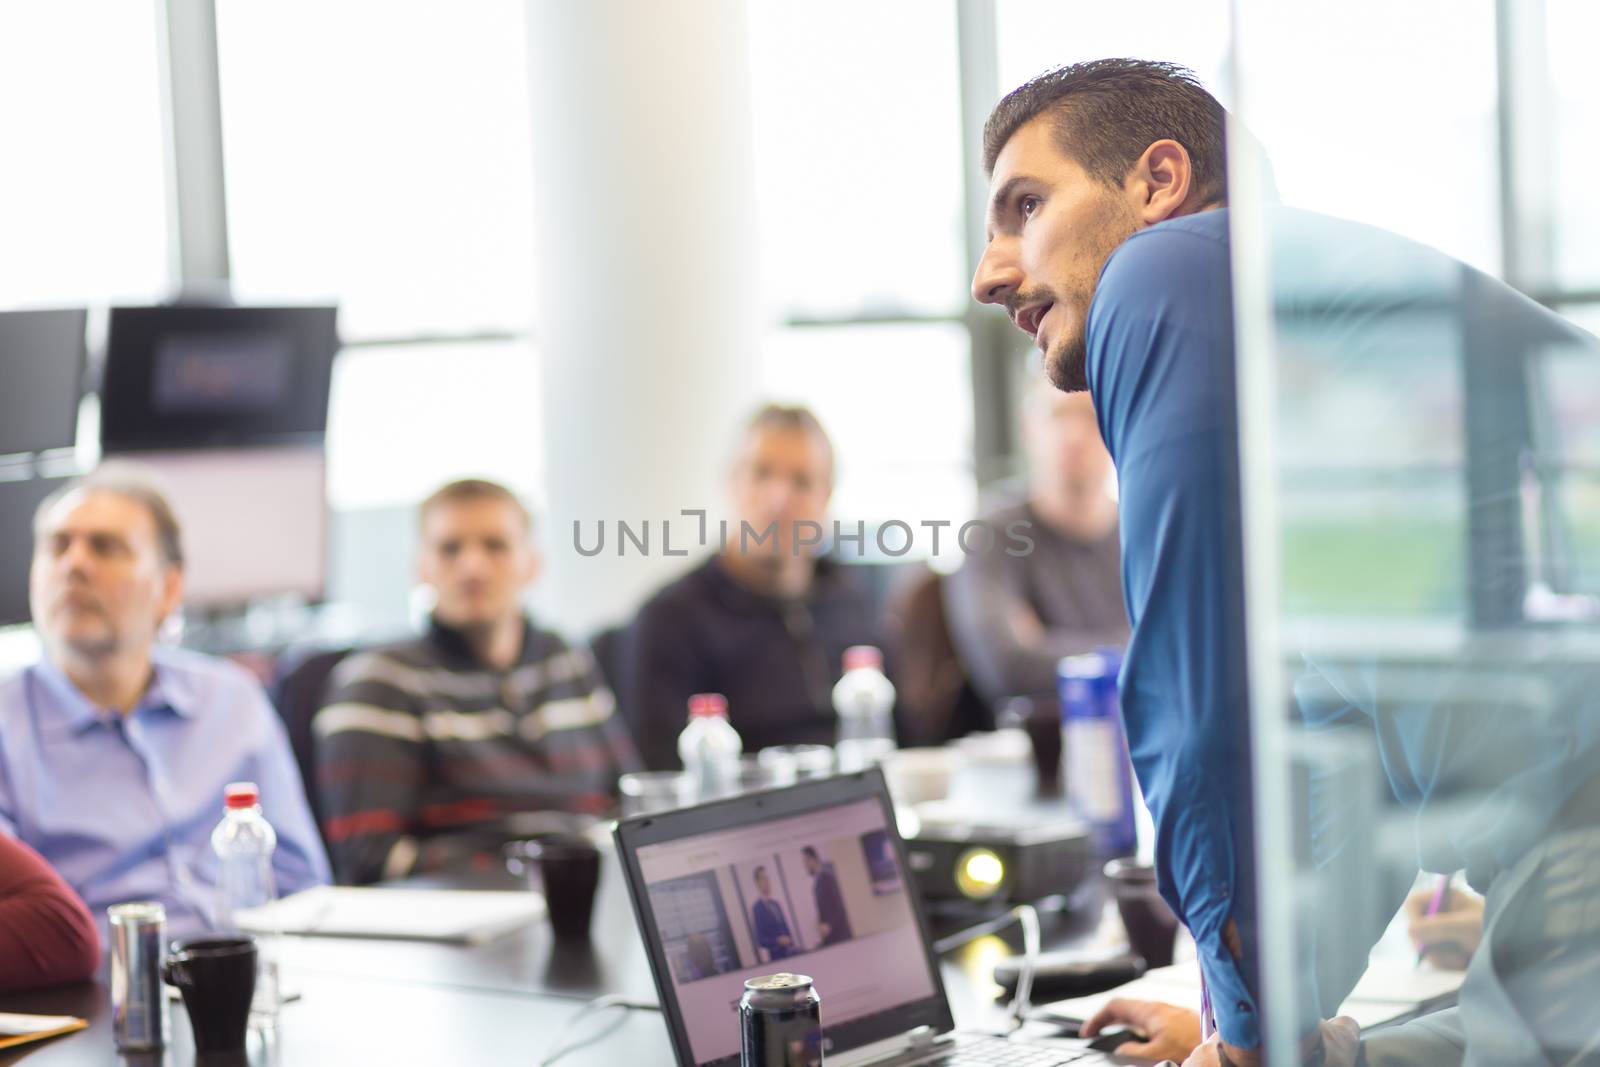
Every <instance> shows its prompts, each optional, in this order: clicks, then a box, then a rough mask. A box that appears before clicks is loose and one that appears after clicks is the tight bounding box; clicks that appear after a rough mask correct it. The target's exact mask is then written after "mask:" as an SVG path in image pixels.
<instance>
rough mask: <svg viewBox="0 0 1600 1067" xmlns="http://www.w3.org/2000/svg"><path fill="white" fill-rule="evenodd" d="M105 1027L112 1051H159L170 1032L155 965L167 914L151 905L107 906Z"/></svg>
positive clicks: (162, 953) (162, 944) (163, 948)
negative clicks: (108, 1015) (107, 1005)
mask: <svg viewBox="0 0 1600 1067" xmlns="http://www.w3.org/2000/svg"><path fill="white" fill-rule="evenodd" d="M106 916H107V918H108V919H109V921H110V928H111V1027H112V1033H113V1036H114V1038H115V1040H116V1043H117V1048H119V1049H122V1050H125V1051H141V1050H146V1049H159V1048H161V1047H163V1046H164V1045H166V1043H167V1036H168V1034H170V1033H171V1032H172V1021H171V1015H170V1011H169V1009H168V1007H167V997H166V989H165V987H164V986H163V985H162V981H161V963H162V961H163V960H164V959H165V958H166V954H167V946H166V940H167V939H166V933H167V909H166V908H164V907H162V906H161V904H160V903H159V902H157V901H133V902H130V903H127V904H113V905H111V907H109V908H107V909H106Z"/></svg>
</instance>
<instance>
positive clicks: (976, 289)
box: [972, 240, 1022, 304]
mask: <svg viewBox="0 0 1600 1067" xmlns="http://www.w3.org/2000/svg"><path fill="white" fill-rule="evenodd" d="M1021 285H1022V270H1021V269H1020V267H1019V266H1018V265H1017V257H1016V255H1015V253H1014V251H1013V249H1012V248H1011V246H1010V242H1007V241H1000V240H995V241H990V242H989V246H988V247H987V248H985V249H984V250H983V258H982V259H980V260H978V269H977V270H976V271H975V272H974V273H973V275H972V299H974V300H976V301H977V302H978V303H980V304H1004V303H1005V302H1006V298H1007V297H1008V296H1010V295H1011V294H1012V293H1014V292H1016V291H1017V289H1018V288H1019V287H1020V286H1021Z"/></svg>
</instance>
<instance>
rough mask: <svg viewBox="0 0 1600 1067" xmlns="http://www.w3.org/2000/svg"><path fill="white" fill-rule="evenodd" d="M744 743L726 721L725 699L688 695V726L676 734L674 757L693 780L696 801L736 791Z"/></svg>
mask: <svg viewBox="0 0 1600 1067" xmlns="http://www.w3.org/2000/svg"><path fill="white" fill-rule="evenodd" d="M743 753H744V742H743V741H742V740H740V739H739V731H737V730H735V729H734V728H733V724H732V723H730V722H728V698H727V697H725V696H723V695H722V694H721V693H696V694H695V695H694V696H692V697H690V698H689V725H687V726H685V727H684V728H683V733H681V734H679V735H678V758H679V759H681V760H682V761H683V769H684V770H685V771H687V772H688V773H689V778H690V780H691V781H692V782H693V783H694V791H695V796H696V799H697V800H702V801H703V800H714V799H716V798H717V797H725V796H731V795H733V794H734V793H736V792H738V790H739V757H740V756H741V755H743Z"/></svg>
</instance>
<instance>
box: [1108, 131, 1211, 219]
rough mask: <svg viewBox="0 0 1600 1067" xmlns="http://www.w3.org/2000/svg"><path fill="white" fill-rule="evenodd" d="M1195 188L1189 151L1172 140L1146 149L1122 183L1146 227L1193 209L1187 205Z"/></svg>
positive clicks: (1192, 164) (1135, 211) (1136, 214)
mask: <svg viewBox="0 0 1600 1067" xmlns="http://www.w3.org/2000/svg"><path fill="white" fill-rule="evenodd" d="M1193 188H1194V163H1193V161H1191V160H1190V159H1189V150H1188V149H1186V148H1184V147H1183V145H1181V144H1179V143H1178V142H1177V141H1173V140H1170V139H1165V140H1160V141H1156V142H1154V143H1152V144H1151V145H1150V147H1149V148H1146V149H1145V150H1144V153H1143V154H1142V155H1140V156H1139V160H1138V162H1136V163H1135V164H1134V165H1133V170H1132V171H1130V172H1129V174H1128V177H1127V179H1126V180H1125V181H1124V182H1123V190H1124V191H1125V192H1126V193H1127V194H1128V199H1129V202H1130V206H1131V207H1132V208H1133V212H1134V214H1135V216H1137V217H1138V219H1139V221H1140V222H1141V223H1143V224H1144V225H1146V226H1154V225H1155V224H1156V223H1158V222H1162V221H1164V220H1166V219H1170V218H1174V217H1176V216H1178V215H1186V214H1188V213H1189V212H1190V211H1191V210H1193V208H1192V207H1191V206H1189V204H1188V201H1189V193H1190V192H1191V191H1192V190H1193Z"/></svg>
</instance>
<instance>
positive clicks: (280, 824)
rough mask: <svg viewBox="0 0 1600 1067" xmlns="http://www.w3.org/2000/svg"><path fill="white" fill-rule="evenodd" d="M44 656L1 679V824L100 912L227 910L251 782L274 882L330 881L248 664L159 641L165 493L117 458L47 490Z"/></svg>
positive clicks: (284, 744) (165, 568) (179, 567)
mask: <svg viewBox="0 0 1600 1067" xmlns="http://www.w3.org/2000/svg"><path fill="white" fill-rule="evenodd" d="M29 591H30V598H31V601H32V612H33V619H34V625H35V627H36V629H37V631H38V634H39V637H40V639H41V641H42V643H43V645H44V652H45V655H44V658H43V659H42V660H41V661H40V662H39V663H37V664H34V665H33V666H31V667H28V668H26V669H24V670H22V671H21V672H19V673H17V674H15V675H13V676H11V677H9V678H5V679H4V680H0V833H6V834H10V835H12V836H14V837H17V838H19V839H20V840H22V841H25V842H26V843H28V844H29V845H31V846H33V848H34V849H35V850H37V851H38V852H39V853H40V854H41V855H43V856H44V857H45V858H46V859H47V860H49V861H50V863H51V864H52V865H53V866H54V867H55V868H56V870H57V871H59V872H60V873H61V875H62V877H63V878H65V879H66V880H67V882H68V883H70V884H71V885H72V887H73V888H74V889H75V890H77V892H78V894H79V895H80V896H81V897H82V898H83V899H84V902H85V903H86V904H88V906H89V908H90V910H91V911H92V912H93V913H94V914H95V915H96V917H97V918H98V919H99V920H100V921H101V923H102V924H103V923H104V915H105V909H106V907H107V906H109V905H111V904H115V903H118V902H120V901H127V900H158V901H161V902H162V903H163V904H165V905H166V909H167V922H168V929H169V932H171V933H172V934H174V935H179V936H181V935H190V934H195V933H198V932H201V931H204V930H205V929H206V928H207V927H208V926H209V924H210V918H211V915H212V911H213V909H214V907H215V900H214V896H215V887H216V877H217V858H216V856H215V854H214V853H213V852H212V850H211V831H212V829H213V828H214V827H215V826H216V824H217V822H218V821H219V820H220V819H221V818H222V810H223V808H222V791H223V786H224V785H226V784H227V783H228V782H231V781H236V780H237V781H252V782H255V783H256V784H257V785H258V786H259V787H260V790H261V804H262V808H263V811H264V813H265V814H266V817H267V819H268V821H269V822H271V823H272V825H273V827H274V828H275V829H276V830H277V834H278V847H277V851H276V853H275V854H274V856H273V870H274V874H275V876H276V879H277V889H278V892H279V893H280V894H288V893H292V892H295V891H297V890H300V889H304V888H307V887H308V886H313V885H321V884H324V883H326V882H327V881H328V877H329V870H328V860H327V857H326V855H325V854H324V851H323V847H322V842H321V840H320V838H319V837H318V836H317V830H316V826H315V824H314V822H313V821H312V818H311V814H310V810H309V807H308V805H307V802H306V796H305V792H304V789H303V787H302V785H301V782H300V775H299V773H298V771H297V770H296V768H295V764H294V759H293V756H292V755H291V753H290V750H289V744H288V740H287V738H286V737H285V734H284V731H283V727H282V724H281V723H280V722H279V720H278V717H277V715H276V714H275V713H274V712H273V710H272V707H271V705H270V704H268V702H267V699H266V695H265V693H263V692H262V689H261V687H260V685H258V684H257V683H256V682H255V680H254V679H253V678H251V677H250V675H248V674H247V673H246V672H245V671H244V670H243V669H241V668H239V667H237V666H235V665H233V664H230V663H227V662H225V661H222V660H216V659H212V658H209V657H206V656H201V655H197V654H195V653H191V652H185V651H181V650H179V649H175V648H168V647H164V646H161V645H158V644H157V643H156V639H157V635H158V632H159V630H160V628H161V626H162V624H163V622H164V621H165V620H166V619H167V618H168V617H169V616H170V615H171V614H172V612H173V611H175V610H176V609H177V607H178V605H179V603H180V602H181V600H182V595H183V548H182V542H181V539H180V534H179V528H178V523H177V521H176V519H175V518H174V517H173V513H172V510H171V508H170V507H169V506H168V504H167V502H166V501H165V499H164V498H163V497H162V496H161V495H160V493H159V492H157V491H156V490H155V489H153V488H152V487H150V486H149V485H148V484H146V483H145V482H143V481H142V480H141V479H140V478H139V477H138V475H137V474H136V473H134V472H132V471H130V470H127V469H123V470H118V469H117V468H115V467H111V466H108V467H106V468H102V469H101V471H98V472H96V473H95V474H92V475H90V476H88V477H87V478H85V479H83V480H81V481H79V482H77V483H73V484H72V485H69V486H68V487H67V488H66V489H64V490H63V491H61V492H58V493H56V494H54V495H53V496H51V497H50V498H48V499H47V500H46V501H45V502H44V504H43V505H41V507H40V509H39V511H38V514H37V516H36V519H35V526H34V553H33V563H32V568H31V571H30V590H29Z"/></svg>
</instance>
